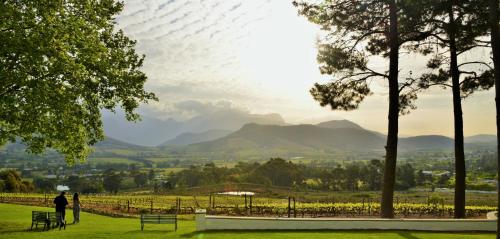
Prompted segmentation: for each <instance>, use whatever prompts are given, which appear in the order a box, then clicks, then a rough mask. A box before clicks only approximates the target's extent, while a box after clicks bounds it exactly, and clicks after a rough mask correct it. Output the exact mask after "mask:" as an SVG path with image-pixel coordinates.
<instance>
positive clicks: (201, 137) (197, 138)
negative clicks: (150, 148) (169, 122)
mask: <svg viewBox="0 0 500 239" xmlns="http://www.w3.org/2000/svg"><path fill="white" fill-rule="evenodd" d="M231 132H232V131H230V130H223V129H220V130H217V129H213V130H207V131H205V132H202V133H182V134H180V135H178V136H177V137H175V138H173V139H171V140H167V141H165V142H164V143H162V144H161V145H160V146H165V145H181V146H182V145H190V144H195V143H200V142H205V141H211V140H215V139H218V138H222V137H224V136H226V135H228V134H230V133H231Z"/></svg>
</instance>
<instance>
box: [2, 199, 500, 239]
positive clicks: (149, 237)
mask: <svg viewBox="0 0 500 239" xmlns="http://www.w3.org/2000/svg"><path fill="white" fill-rule="evenodd" d="M32 210H42V211H48V210H52V209H50V208H41V207H32V206H22V205H12V204H0V238H12V239H30V238H43V239H45V238H58V239H64V238H68V239H70V238H71V239H74V238H78V239H82V238H94V239H107V238H119V239H127V238H139V239H140V238H144V239H156V238H184V239H185V238H196V239H210V238H222V239H224V238H226V239H233V238H244V239H253V238H255V239H257V238H273V239H282V238H297V239H306V238H314V239H323V238H324V239H331V238H363V239H369V238H370V239H373V238H384V239H385V238H387V239H392V238H401V239H420V238H440V239H452V238H453V239H460V238H495V235H494V234H493V233H460V234H459V233H427V232H407V231H387V232H383V231H341V232H338V231H215V232H201V233H198V232H195V222H194V221H193V220H192V219H185V220H181V221H180V222H179V229H178V230H177V232H174V230H173V225H146V228H145V230H144V231H141V230H140V226H139V219H136V218H112V217H106V216H100V215H94V214H89V213H82V215H81V222H80V224H77V225H68V226H67V227H66V230H61V231H59V230H57V229H55V230H54V229H52V230H50V231H40V230H38V231H29V230H28V228H29V226H30V225H31V211H32ZM66 214H67V216H66V220H67V221H68V222H72V221H73V216H72V212H71V210H67V212H66Z"/></svg>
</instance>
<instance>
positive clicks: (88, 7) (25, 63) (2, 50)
mask: <svg viewBox="0 0 500 239" xmlns="http://www.w3.org/2000/svg"><path fill="white" fill-rule="evenodd" d="M122 8H123V4H122V3H120V2H116V1H114V0H101V1H98V0H90V1H79V0H60V1H17V0H6V1H2V2H1V3H0V145H2V144H4V143H6V142H7V141H11V142H13V141H16V140H18V139H20V140H22V141H23V142H24V143H26V144H27V145H28V150H29V151H30V152H33V153H41V152H43V151H44V149H45V148H54V149H56V150H57V151H59V152H61V153H62V154H64V155H65V157H66V160H67V162H69V163H71V162H73V161H74V160H82V159H84V158H85V157H86V156H87V155H88V153H89V147H88V146H89V145H92V144H94V143H96V142H98V141H99V140H102V139H103V130H102V121H101V110H103V109H108V110H112V111H113V110H114V109H115V108H116V107H121V108H123V110H124V111H125V113H126V117H127V119H128V120H137V119H138V118H139V117H138V115H137V114H136V113H134V110H135V109H136V108H137V107H138V106H139V104H140V103H141V102H143V103H147V102H148V101H149V100H155V99H156V97H155V96H154V94H152V93H149V92H146V91H145V90H144V83H145V81H146V75H145V74H144V73H143V72H141V70H140V68H141V66H142V64H143V60H144V56H139V55H138V54H137V53H136V52H135V50H134V46H135V41H133V40H130V39H129V38H128V37H127V36H125V35H124V33H123V32H122V31H121V30H116V29H115V20H114V16H115V15H117V14H118V13H119V12H120V11H121V10H122Z"/></svg>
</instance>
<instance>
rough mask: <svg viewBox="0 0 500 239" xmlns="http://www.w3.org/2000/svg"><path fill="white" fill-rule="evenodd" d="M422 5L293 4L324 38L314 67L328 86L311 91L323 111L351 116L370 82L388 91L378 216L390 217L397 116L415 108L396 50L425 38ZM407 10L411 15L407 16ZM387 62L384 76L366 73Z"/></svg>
mask: <svg viewBox="0 0 500 239" xmlns="http://www.w3.org/2000/svg"><path fill="white" fill-rule="evenodd" d="M419 2H420V1H399V2H398V3H397V2H396V1H395V0H363V1H351V0H337V1H324V2H320V3H318V2H317V1H316V2H313V3H311V2H304V1H301V2H294V4H295V5H296V6H297V7H298V8H299V13H300V14H302V15H304V16H306V17H307V18H308V19H309V20H310V21H311V22H313V23H316V24H318V25H320V26H321V27H322V29H323V30H324V31H326V32H328V34H327V37H326V38H325V39H323V41H322V42H321V43H320V44H319V47H318V48H319V52H318V62H319V64H320V71H321V73H322V74H326V75H331V76H332V77H333V80H332V81H331V82H329V83H327V84H315V86H314V87H313V88H312V89H311V94H312V95H313V97H314V99H315V100H317V101H319V102H320V105H321V106H330V107H331V108H332V109H333V110H354V109H356V108H357V107H358V106H359V104H360V103H361V102H362V101H363V100H364V98H365V97H366V96H368V95H370V94H371V90H370V85H369V83H368V82H369V80H371V79H373V78H379V79H385V80H387V82H388V85H389V115H388V124H389V125H388V137H387V145H386V159H385V170H384V182H383V190H382V202H381V203H382V207H381V216H382V217H385V218H391V217H394V210H393V195H394V182H395V173H396V161H397V144H398V120H399V114H400V113H407V112H408V109H411V108H414V105H413V104H412V102H413V100H415V99H416V98H417V95H416V90H415V88H414V83H415V82H414V80H412V79H405V80H403V81H400V79H399V77H398V73H399V49H400V48H401V47H402V46H403V45H404V44H407V43H410V42H418V41H421V40H423V39H425V38H426V37H428V36H429V34H430V32H426V31H425V25H423V24H422V23H423V22H424V21H423V19H422V16H427V15H428V14H427V13H425V14H424V12H426V11H427V10H426V9H425V8H422V7H419ZM407 10H410V11H407ZM373 56H382V57H385V58H388V59H389V67H388V68H389V69H388V71H382V72H380V71H376V70H374V69H372V68H370V67H369V64H368V62H369V59H370V58H372V57H373Z"/></svg>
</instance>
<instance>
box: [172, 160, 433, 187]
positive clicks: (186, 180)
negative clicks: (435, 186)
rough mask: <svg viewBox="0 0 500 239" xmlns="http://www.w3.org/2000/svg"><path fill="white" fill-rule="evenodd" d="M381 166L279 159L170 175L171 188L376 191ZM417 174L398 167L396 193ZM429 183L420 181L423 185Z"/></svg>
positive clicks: (375, 162) (378, 163) (413, 183)
mask: <svg viewBox="0 0 500 239" xmlns="http://www.w3.org/2000/svg"><path fill="white" fill-rule="evenodd" d="M383 170H384V165H383V162H382V161H381V160H371V161H369V162H352V163H348V164H345V165H340V164H339V165H337V167H335V168H326V169H325V168H315V167H309V166H306V165H303V164H294V163H292V162H290V161H286V160H284V159H281V158H272V159H270V160H269V161H267V162H265V163H262V164H259V163H244V162H239V163H238V164H237V165H236V166H235V167H233V168H227V167H217V166H215V164H213V163H209V164H206V165H204V166H192V167H191V168H189V169H186V170H183V171H180V172H177V173H171V174H170V175H169V178H168V181H169V186H170V187H171V188H189V187H199V186H207V185H216V184H223V183H253V184H261V185H268V186H278V187H293V188H296V189H314V190H325V191H331V190H333V191H376V190H380V189H381V187H382V178H383ZM416 176H417V172H416V171H415V169H414V168H413V167H412V166H411V165H410V164H402V165H400V166H398V168H397V180H396V182H397V183H396V188H397V190H407V189H409V188H411V187H415V186H417V180H416ZM431 180H432V179H430V180H425V179H424V180H420V183H421V184H425V183H426V182H428V181H431Z"/></svg>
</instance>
